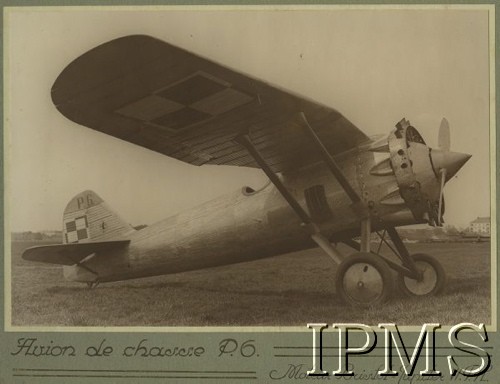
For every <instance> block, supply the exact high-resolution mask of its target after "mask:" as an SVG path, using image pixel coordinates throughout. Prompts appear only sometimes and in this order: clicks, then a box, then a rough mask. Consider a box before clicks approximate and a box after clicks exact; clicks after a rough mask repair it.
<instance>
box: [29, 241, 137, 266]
mask: <svg viewBox="0 0 500 384" xmlns="http://www.w3.org/2000/svg"><path fill="white" fill-rule="evenodd" d="M129 243H130V240H118V241H101V242H95V243H75V244H58V245H42V246H39V247H31V248H28V249H26V250H25V251H24V252H23V255H22V258H23V259H24V260H29V261H39V262H42V263H50V264H62V265H74V264H78V263H80V262H81V261H82V260H83V259H85V258H86V257H87V256H89V255H91V254H93V253H96V254H99V253H103V252H109V251H111V250H115V249H120V248H123V247H125V246H127V245H128V244H129Z"/></svg>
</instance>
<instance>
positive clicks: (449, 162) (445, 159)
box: [431, 149, 472, 181]
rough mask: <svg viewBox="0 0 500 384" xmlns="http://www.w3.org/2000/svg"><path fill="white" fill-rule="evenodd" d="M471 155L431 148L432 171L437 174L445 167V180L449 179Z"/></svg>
mask: <svg viewBox="0 0 500 384" xmlns="http://www.w3.org/2000/svg"><path fill="white" fill-rule="evenodd" d="M471 157H472V155H469V154H468V153H460V152H450V151H443V150H440V149H432V150H431V160H432V166H433V168H434V171H435V172H436V174H437V175H439V172H440V171H441V169H446V181H448V180H450V179H451V178H452V177H453V176H455V174H456V173H457V172H458V171H459V170H460V168H462V167H463V165H464V164H465V163H466V162H467V161H468V160H469V159H470V158H471Z"/></svg>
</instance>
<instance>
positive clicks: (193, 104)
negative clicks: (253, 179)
mask: <svg viewBox="0 0 500 384" xmlns="http://www.w3.org/2000/svg"><path fill="white" fill-rule="evenodd" d="M52 100H53V102H54V104H55V105H56V107H57V109H58V110H59V111H60V112H61V113H62V114H63V115H64V116H66V117H67V118H69V119H70V120H73V121H75V122H76V123H79V124H82V125H85V126H87V127H90V128H93V129H95V130H98V131H101V132H104V133H107V134H109V135H112V136H115V137H118V138H120V139H123V140H126V141H129V142H131V143H135V144H137V145H140V146H143V147H146V148H149V149H151V150H154V151H157V152H160V153H163V154H165V155H167V156H170V157H173V158H176V159H179V160H182V161H185V162H188V163H191V164H195V165H202V164H226V165H239V166H250V167H258V166H257V164H256V163H255V162H254V161H253V159H252V158H251V157H250V156H249V155H248V153H247V152H246V150H245V149H244V148H243V147H241V146H240V145H239V144H237V143H235V142H234V141H233V139H234V138H235V137H236V136H238V135H240V134H250V137H251V139H252V141H253V142H254V143H255V144H256V147H257V149H259V150H260V151H261V153H262V154H263V155H264V157H265V158H266V160H267V161H268V163H269V164H270V165H271V167H272V168H273V170H274V171H287V170H289V169H291V168H293V167H295V166H297V165H300V166H302V165H306V164H309V163H312V162H314V161H317V160H318V159H319V158H318V157H317V155H315V151H314V148H312V147H311V146H309V145H308V142H307V141H304V137H303V136H302V135H303V134H302V131H301V130H300V129H297V125H296V124H293V120H294V117H295V116H296V115H297V113H299V112H303V113H304V114H305V116H306V117H307V120H308V121H309V123H310V125H311V126H312V127H313V129H314V130H315V131H316V133H317V135H318V136H319V137H320V138H321V139H322V141H323V143H324V144H325V145H326V147H327V148H328V150H329V151H330V153H331V154H332V155H335V154H338V153H340V152H343V151H346V150H349V149H351V148H354V147H355V146H357V145H359V144H360V143H362V142H365V141H367V140H368V137H367V136H366V135H365V134H363V133H362V132H361V131H360V130H359V129H358V128H356V127H355V126H354V125H353V124H352V123H350V122H349V121H348V120H347V119H346V118H345V117H343V116H342V115H341V114H340V113H338V112H337V111H335V110H334V109H332V108H329V107H326V106H323V105H320V104H318V103H316V102H312V101H309V100H306V99H305V98H302V97H299V96H296V95H293V94H292V93H290V92H287V91H284V90H281V89H278V88H276V87H273V86H270V85H268V84H265V83H263V82H262V81H259V80H255V79H252V78H251V77H249V76H246V75H243V74H240V73H238V72H235V71H233V70H230V69H228V68H226V67H224V66H222V65H219V64H216V63H214V62H212V61H209V60H207V59H204V58H201V57H199V56H196V55H194V54H192V53H189V52H186V51H184V50H182V49H179V48H177V47H174V46H172V45H170V44H168V43H165V42H163V41H160V40H157V39H155V38H152V37H149V36H142V35H137V36H135V35H134V36H127V37H122V38H119V39H116V40H113V41H110V42H108V43H105V44H103V45H101V46H98V47H96V48H94V49H92V50H90V51H89V52H87V53H85V54H83V55H82V56H80V57H79V58H77V59H76V60H75V61H73V62H72V63H71V64H69V65H68V66H67V67H66V68H65V69H64V71H63V72H62V73H61V74H60V75H59V77H58V78H57V80H56V82H55V83H54V85H53V87H52Z"/></svg>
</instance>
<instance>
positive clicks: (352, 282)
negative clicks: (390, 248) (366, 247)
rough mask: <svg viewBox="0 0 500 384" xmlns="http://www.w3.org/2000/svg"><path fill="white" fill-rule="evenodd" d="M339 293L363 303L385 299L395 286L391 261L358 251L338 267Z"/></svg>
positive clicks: (353, 303)
mask: <svg viewBox="0 0 500 384" xmlns="http://www.w3.org/2000/svg"><path fill="white" fill-rule="evenodd" d="M336 286H337V294H338V295H340V297H341V298H342V300H344V301H345V302H347V303H349V304H351V305H353V306H361V307H370V306H374V305H377V304H381V303H383V302H385V301H386V300H387V299H388V298H389V296H390V294H391V293H392V291H393V288H394V280H393V276H392V272H391V269H390V267H389V265H387V263H386V262H385V261H384V259H383V258H382V257H380V256H378V255H375V254H373V253H355V254H353V255H351V256H349V257H347V258H346V259H344V260H343V261H342V262H341V263H340V265H339V268H338V269H337V276H336Z"/></svg>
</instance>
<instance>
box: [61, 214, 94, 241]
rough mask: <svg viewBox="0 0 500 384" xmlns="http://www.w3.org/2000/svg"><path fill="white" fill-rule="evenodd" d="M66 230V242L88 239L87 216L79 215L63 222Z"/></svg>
mask: <svg viewBox="0 0 500 384" xmlns="http://www.w3.org/2000/svg"><path fill="white" fill-rule="evenodd" d="M64 228H65V230H66V243H78V242H79V241H80V240H83V239H88V237H89V234H88V231H87V230H88V222H87V216H80V217H77V218H76V219H74V220H70V221H66V222H65V223H64Z"/></svg>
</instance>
